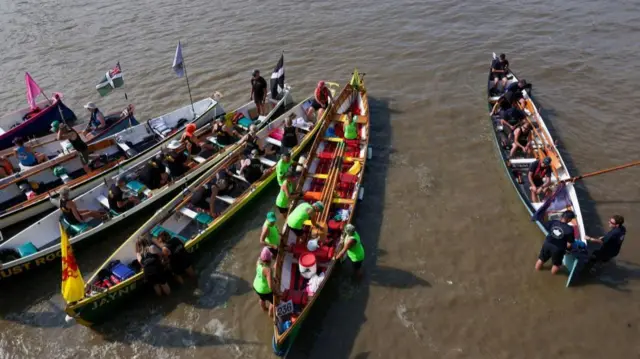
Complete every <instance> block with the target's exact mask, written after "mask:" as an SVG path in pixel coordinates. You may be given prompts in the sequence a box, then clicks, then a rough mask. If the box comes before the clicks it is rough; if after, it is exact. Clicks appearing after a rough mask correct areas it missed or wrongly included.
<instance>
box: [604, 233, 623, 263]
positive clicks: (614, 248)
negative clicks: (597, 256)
mask: <svg viewBox="0 0 640 359" xmlns="http://www.w3.org/2000/svg"><path fill="white" fill-rule="evenodd" d="M626 234H627V228H626V227H625V226H623V225H620V226H619V227H617V228H614V229H612V230H611V231H609V233H607V234H606V235H605V236H604V238H603V244H602V249H600V251H601V252H602V259H607V260H608V259H611V258H613V257H616V256H617V255H618V254H620V248H622V243H623V242H624V237H625V235H626Z"/></svg>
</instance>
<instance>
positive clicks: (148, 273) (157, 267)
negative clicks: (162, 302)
mask: <svg viewBox="0 0 640 359" xmlns="http://www.w3.org/2000/svg"><path fill="white" fill-rule="evenodd" d="M161 255H162V251H161V250H160V248H158V246H156V245H155V244H153V242H151V240H150V239H148V238H146V237H140V238H138V240H137V241H136V258H137V259H138V262H139V263H140V266H142V270H143V271H144V278H145V280H146V281H147V283H149V284H151V285H152V286H153V290H154V291H155V292H156V295H158V296H162V294H163V293H164V294H165V295H169V294H171V288H170V287H169V281H168V278H167V277H168V276H167V269H166V267H165V265H164V263H163V261H162V257H161Z"/></svg>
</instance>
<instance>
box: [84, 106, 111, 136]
mask: <svg viewBox="0 0 640 359" xmlns="http://www.w3.org/2000/svg"><path fill="white" fill-rule="evenodd" d="M84 108H86V109H87V111H89V113H90V114H91V118H90V119H89V124H87V128H85V129H84V131H83V133H84V134H87V133H89V132H91V131H95V130H101V129H103V128H105V127H107V122H106V121H105V119H104V115H103V114H102V112H100V109H98V106H96V104H95V103H93V102H87V104H86V105H84Z"/></svg>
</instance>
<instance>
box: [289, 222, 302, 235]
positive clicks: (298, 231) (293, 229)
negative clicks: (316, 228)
mask: <svg viewBox="0 0 640 359" xmlns="http://www.w3.org/2000/svg"><path fill="white" fill-rule="evenodd" d="M287 227H289V225H288V224H287ZM289 229H290V230H291V231H292V232H293V233H295V234H296V236H298V237H301V236H302V235H303V234H304V228H302V229H295V228H291V227H289Z"/></svg>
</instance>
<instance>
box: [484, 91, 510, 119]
mask: <svg viewBox="0 0 640 359" xmlns="http://www.w3.org/2000/svg"><path fill="white" fill-rule="evenodd" d="M496 103H497V104H496V105H495V106H494V107H493V109H492V110H491V113H490V114H489V116H497V117H498V118H504V113H505V111H507V110H508V109H510V108H511V103H510V102H509V101H507V99H506V98H504V95H502V96H500V97H499V98H498V100H497V101H496Z"/></svg>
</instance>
